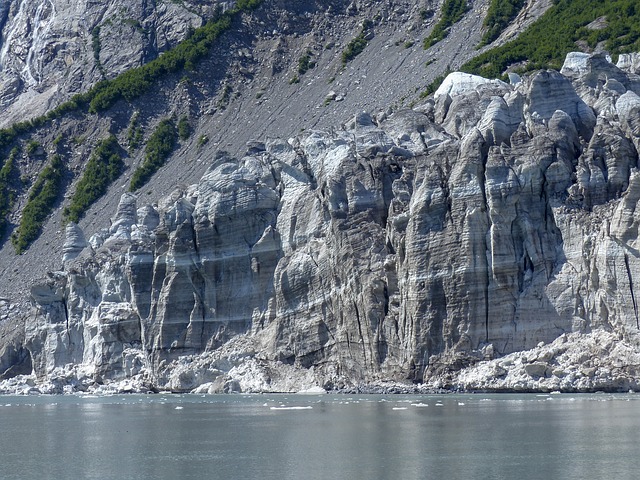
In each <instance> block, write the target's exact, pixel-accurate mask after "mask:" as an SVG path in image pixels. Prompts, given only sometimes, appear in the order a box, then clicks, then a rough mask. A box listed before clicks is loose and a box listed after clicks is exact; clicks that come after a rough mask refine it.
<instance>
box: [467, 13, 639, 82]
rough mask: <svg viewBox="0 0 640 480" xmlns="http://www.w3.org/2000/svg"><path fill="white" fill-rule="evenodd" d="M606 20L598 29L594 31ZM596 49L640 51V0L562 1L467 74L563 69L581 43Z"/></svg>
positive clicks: (469, 66) (480, 58) (471, 64)
mask: <svg viewBox="0 0 640 480" xmlns="http://www.w3.org/2000/svg"><path fill="white" fill-rule="evenodd" d="M596 19H603V20H604V21H603V22H599V23H600V24H601V25H600V26H598V27H593V26H591V27H589V24H590V23H592V22H593V21H594V20H596ZM577 42H581V43H583V45H587V46H588V47H589V48H591V49H593V48H595V47H596V45H598V43H600V42H603V46H604V48H605V50H607V51H609V53H611V54H620V53H628V52H634V51H640V5H638V2H637V0H557V1H556V4H555V5H553V6H552V7H551V8H549V10H547V11H546V12H545V14H544V15H543V16H542V17H540V18H539V19H538V20H537V21H536V22H534V23H533V24H532V25H531V26H530V27H529V28H528V29H527V30H526V31H524V32H523V33H522V34H520V36H518V38H516V39H515V40H513V41H511V42H508V43H506V44H505V45H503V46H501V47H497V48H493V49H491V50H488V51H487V52H485V53H483V54H482V55H479V56H477V57H475V58H474V59H472V60H471V61H469V62H467V63H466V64H465V65H463V67H462V70H463V71H465V72H468V73H474V74H476V75H482V76H483V77H487V78H497V77H501V76H502V75H503V74H504V73H505V72H506V70H507V69H508V68H509V67H512V66H514V65H518V64H520V65H519V67H518V68H517V69H515V71H517V72H519V73H523V72H527V71H531V70H536V69H541V68H554V69H560V68H561V67H562V64H563V63H564V59H565V57H566V55H567V53H569V52H572V51H576V50H578V49H579V48H578V43H577Z"/></svg>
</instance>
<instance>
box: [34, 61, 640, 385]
mask: <svg viewBox="0 0 640 480" xmlns="http://www.w3.org/2000/svg"><path fill="white" fill-rule="evenodd" d="M633 65H634V61H632V60H624V61H622V65H621V66H622V67H624V69H622V68H618V67H616V66H614V65H612V64H611V63H609V62H608V61H606V59H605V58H604V57H602V56H595V57H589V58H585V57H576V56H571V57H570V58H569V59H568V63H567V65H565V68H563V72H564V73H565V74H566V75H563V74H560V73H557V72H552V71H542V72H538V73H535V74H533V75H531V76H529V77H525V78H523V79H522V81H520V82H518V83H516V84H515V85H507V84H504V83H501V82H485V81H480V80H478V79H474V78H468V77H466V76H465V77H464V78H462V80H461V82H462V83H461V84H458V83H459V78H461V77H460V76H459V75H455V74H454V75H453V76H452V77H450V79H449V80H448V81H447V82H445V84H446V85H448V86H447V88H443V89H442V91H439V94H438V95H437V97H436V99H435V102H434V101H431V102H432V103H430V104H429V103H428V104H427V105H424V106H422V107H421V108H419V109H418V110H415V111H414V110H401V111H398V112H396V113H395V114H393V115H390V116H389V115H387V114H380V115H374V116H372V115H369V114H367V113H360V114H358V115H356V116H355V117H354V118H353V120H352V121H350V122H348V123H347V124H346V125H345V126H344V127H343V128H342V129H338V130H333V131H325V132H320V131H314V132H310V133H307V134H305V135H302V136H300V137H298V138H292V139H289V140H287V141H284V140H279V139H268V140H267V141H265V142H264V143H260V142H252V143H251V145H250V146H249V147H250V148H249V151H248V153H247V154H246V156H243V157H241V158H233V157H231V156H229V155H228V154H226V153H224V152H219V153H218V155H217V156H216V157H215V158H212V159H211V160H210V163H211V165H210V167H209V170H208V171H207V173H206V174H205V175H204V176H203V177H202V179H201V180H200V182H199V183H198V184H197V185H192V186H188V187H182V188H178V189H176V190H175V191H174V192H173V194H171V195H170V196H169V197H167V198H166V199H164V200H163V201H161V202H159V203H158V204H155V205H142V198H136V197H135V196H134V195H131V194H125V195H123V197H122V200H121V203H120V206H119V208H118V211H117V213H116V215H115V217H114V218H113V220H112V223H111V226H110V227H109V228H105V229H104V230H102V231H101V232H99V233H98V234H96V235H94V236H93V237H92V238H91V239H89V241H88V242H86V241H85V240H84V238H83V236H82V234H81V232H79V231H78V227H76V226H71V227H69V228H68V230H67V235H68V242H67V243H66V244H65V249H64V254H65V263H64V265H65V267H64V268H65V269H64V271H60V272H53V273H51V274H50V275H49V277H48V279H47V280H46V281H45V282H42V283H41V284H40V285H37V286H34V288H33V289H32V292H31V294H32V298H33V303H34V313H33V320H32V321H30V322H28V324H27V327H26V333H25V339H24V344H23V348H24V349H26V350H28V352H29V355H30V362H31V364H32V366H33V369H34V373H35V375H36V378H37V379H38V380H39V381H47V380H48V381H51V379H52V378H57V379H60V378H66V379H67V383H66V384H67V385H71V384H73V385H75V386H76V387H73V388H77V389H82V388H84V389H86V388H88V387H87V385H88V384H90V383H91V382H94V383H109V382H128V383H126V384H127V385H128V387H127V388H128V389H134V390H136V389H137V390H140V389H144V388H166V389H171V390H174V391H191V390H193V389H195V388H198V387H200V390H199V391H204V389H206V390H207V391H256V390H258V391H282V390H286V391H290V390H296V389H304V388H309V387H312V386H314V385H315V386H319V387H323V388H326V389H336V388H350V387H353V386H354V385H358V384H360V383H366V384H373V383H375V382H379V381H383V380H393V381H397V382H407V381H409V382H417V383H424V384H426V385H431V386H433V387H447V388H464V389H475V388H481V389H496V390H506V389H516V390H535V389H548V390H549V389H550V390H554V389H560V390H588V389H611V390H618V389H623V390H626V389H629V388H633V389H636V388H637V385H638V383H637V382H638V372H637V369H634V368H623V367H624V365H622V363H624V362H626V361H631V360H629V359H635V357H636V356H637V352H638V351H640V343H639V341H640V337H639V336H638V333H639V332H640V320H639V318H640V317H639V314H638V301H639V300H638V295H639V294H638V292H637V290H636V289H637V285H638V282H640V280H638V279H640V254H639V253H638V251H639V249H640V245H637V243H638V239H637V233H638V224H639V223H640V210H639V209H638V208H637V205H638V201H639V199H640V173H639V172H638V129H637V125H636V123H637V121H636V118H637V110H638V104H639V102H638V100H637V99H638V95H639V94H640V88H639V87H638V85H639V83H638V77H637V75H636V74H635V73H634V72H633V71H632V70H633V68H631V67H632V66H633ZM421 112H424V113H421ZM85 245H86V246H85ZM83 247H84V248H83ZM81 248H82V251H80V249H81ZM634 281H635V282H634ZM541 342H542V343H541ZM574 344H575V345H577V346H580V345H583V346H585V347H584V350H583V354H578V353H576V352H577V351H578V350H579V349H580V348H582V347H576V346H574ZM587 347H588V348H587ZM601 350H602V351H603V352H605V353H606V354H603V355H600V354H597V356H598V359H597V361H596V359H594V358H591V356H590V354H588V352H591V351H593V352H600V351H601ZM522 352H524V353H522ZM527 352H533V353H527ZM585 352H586V353H585ZM594 355H596V353H594ZM525 357H526V359H525ZM534 357H535V358H534ZM483 362H484V363H483ZM486 362H488V363H486ZM554 362H555V363H554ZM70 364H72V365H75V367H69V365H70ZM476 364H477V365H478V366H477V367H473V365H476ZM514 365H515V366H516V367H517V368H515V367H513V368H511V367H512V366H514ZM467 367H468V368H467ZM465 368H466V369H465ZM469 368H476V370H473V372H475V373H468V372H472V370H469ZM585 369H587V370H588V371H587V370H585ZM578 371H579V372H582V373H580V375H578V373H576V372H578ZM65 372H66V373H65ZM460 372H462V373H460ZM491 372H493V373H491ZM585 372H586V373H585ZM584 378H586V379H587V380H583V379H584ZM69 379H72V380H73V381H72V380H69ZM496 379H498V380H496ZM500 379H503V380H500ZM527 379H532V380H531V381H529V380H527ZM541 379H544V381H542V380H541ZM58 382H60V380H58ZM131 382H134V383H135V382H137V383H135V385H137V386H136V387H135V388H134V387H132V386H131V385H132V383H131ZM30 388H31V387H30Z"/></svg>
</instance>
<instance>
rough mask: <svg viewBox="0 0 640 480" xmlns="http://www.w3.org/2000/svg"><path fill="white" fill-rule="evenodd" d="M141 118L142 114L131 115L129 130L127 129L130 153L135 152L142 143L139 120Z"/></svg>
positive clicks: (134, 113)
mask: <svg viewBox="0 0 640 480" xmlns="http://www.w3.org/2000/svg"><path fill="white" fill-rule="evenodd" d="M139 117H140V112H139V111H137V110H136V111H135V112H133V115H131V120H130V121H129V128H128V129H127V144H128V145H129V151H130V152H131V151H133V150H135V149H136V148H138V146H139V145H140V143H141V142H142V127H140V125H138V119H139Z"/></svg>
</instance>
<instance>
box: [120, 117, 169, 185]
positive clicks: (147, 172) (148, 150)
mask: <svg viewBox="0 0 640 480" xmlns="http://www.w3.org/2000/svg"><path fill="white" fill-rule="evenodd" d="M177 137H178V134H177V132H176V128H175V126H174V124H173V121H172V120H171V119H165V120H162V121H161V122H160V123H159V124H158V126H157V128H156V129H155V130H154V132H153V133H152V134H151V137H149V141H148V142H147V146H146V147H145V155H144V161H143V162H142V165H140V166H139V167H138V168H137V169H136V170H135V172H133V175H132V176H131V184H130V186H129V191H131V192H135V191H136V190H138V189H139V188H140V187H142V186H143V185H144V184H145V183H147V182H148V181H149V179H150V178H151V177H152V176H153V175H154V174H155V173H156V172H157V171H158V170H159V169H160V167H162V166H163V165H164V162H165V161H166V159H167V158H168V157H169V155H171V152H173V149H174V148H175V145H176V141H177Z"/></svg>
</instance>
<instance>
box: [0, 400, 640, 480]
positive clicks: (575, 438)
mask: <svg viewBox="0 0 640 480" xmlns="http://www.w3.org/2000/svg"><path fill="white" fill-rule="evenodd" d="M638 399H640V397H636V396H633V395H628V396H604V395H602V396H564V395H563V396H555V397H553V396H533V395H527V396H525V395H521V396H514V395H504V396H481V395H467V396H455V395H448V396H442V397H410V396H406V397H403V396H398V397H381V396H362V397H345V396H331V395H324V396H267V395H255V396H164V395H157V396H116V397H94V398H82V397H35V398H34V397H27V398H9V397H5V399H4V400H5V401H4V402H0V404H1V405H4V406H0V425H2V433H3V434H2V435H1V436H0V461H1V462H2V466H3V467H2V469H3V473H2V478H5V479H7V480H10V479H24V478H41V479H48V478H51V479H60V478H83V479H100V480H105V479H116V478H117V479H122V478H131V479H143V480H144V479H190V478H193V479H196V478H197V479H202V478H214V479H218V478H220V479H223V478H224V479H234V478H248V479H252V478H261V479H296V480H297V479H307V480H313V479H321V478H322V479H325V478H330V479H334V478H335V479H345V480H348V479H362V478H367V479H396V478H401V479H442V478H446V479H452V480H453V479H470V478H482V479H512V478H514V479H519V480H528V479H543V478H544V479H551V478H563V479H584V478H605V477H607V478H608V477H611V476H612V475H613V476H615V478H622V479H625V478H629V479H631V478H636V476H635V472H636V471H637V470H638V468H639V467H640V460H639V459H638V456H637V445H638V440H640V438H638V436H639V435H640V434H639V433H638V432H640V429H639V428H638V427H640V416H639V415H638V413H639V407H640V403H639V402H638ZM271 407H285V409H272V408H271ZM298 407H304V408H298ZM309 407H311V408H309Z"/></svg>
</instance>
